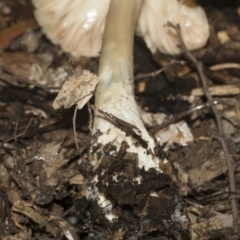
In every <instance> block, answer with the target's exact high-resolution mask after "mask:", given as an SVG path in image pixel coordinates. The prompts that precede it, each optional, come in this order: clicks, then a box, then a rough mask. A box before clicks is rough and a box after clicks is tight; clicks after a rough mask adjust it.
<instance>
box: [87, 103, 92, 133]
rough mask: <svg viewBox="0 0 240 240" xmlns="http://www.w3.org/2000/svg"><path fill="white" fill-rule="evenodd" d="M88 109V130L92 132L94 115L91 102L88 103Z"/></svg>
mask: <svg viewBox="0 0 240 240" xmlns="http://www.w3.org/2000/svg"><path fill="white" fill-rule="evenodd" d="M87 109H88V114H89V121H88V128H89V130H90V132H91V131H92V123H93V114H92V108H91V104H90V103H89V102H87Z"/></svg>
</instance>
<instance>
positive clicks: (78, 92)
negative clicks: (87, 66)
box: [53, 70, 99, 109]
mask: <svg viewBox="0 0 240 240" xmlns="http://www.w3.org/2000/svg"><path fill="white" fill-rule="evenodd" d="M98 81H99V79H98V77H97V76H96V75H94V74H92V73H90V72H89V71H87V70H84V71H82V73H81V74H75V75H74V76H71V77H70V78H69V79H68V80H67V81H66V82H65V83H64V84H63V86H62V88H61V90H60V91H59V93H58V95H57V97H56V98H55V100H54V102H53V108H54V109H58V108H60V107H62V106H63V107H64V108H70V107H71V106H73V105H74V104H77V106H78V109H81V108H82V107H83V106H84V105H85V104H86V103H87V102H88V100H89V99H90V98H91V97H92V95H93V92H94V90H95V88H96V85H97V83H98Z"/></svg>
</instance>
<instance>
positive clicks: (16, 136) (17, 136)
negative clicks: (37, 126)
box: [2, 118, 34, 146]
mask: <svg viewBox="0 0 240 240" xmlns="http://www.w3.org/2000/svg"><path fill="white" fill-rule="evenodd" d="M33 120H34V118H31V119H30V121H29V122H28V124H27V126H26V128H25V129H24V130H23V132H21V133H19V134H16V132H17V128H18V123H19V122H17V124H16V126H15V130H14V137H11V138H9V139H7V140H5V141H4V142H3V144H2V145H3V146H4V145H5V144H6V143H7V142H10V141H12V140H15V143H16V141H17V138H19V137H21V136H23V135H25V133H26V132H27V130H28V128H29V127H30V125H31V123H32V121H33Z"/></svg>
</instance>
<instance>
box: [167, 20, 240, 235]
mask: <svg viewBox="0 0 240 240" xmlns="http://www.w3.org/2000/svg"><path fill="white" fill-rule="evenodd" d="M168 26H169V27H171V28H173V29H175V30H176V32H177V36H178V39H179V41H180V45H179V47H180V48H181V50H182V51H183V53H184V54H185V55H186V56H187V57H188V58H189V59H190V60H191V61H192V62H193V64H194V65H195V67H196V68H197V71H198V74H199V76H200V79H201V82H202V86H203V92H204V94H205V96H206V98H207V99H208V101H209V102H214V99H213V97H212V95H211V93H210V91H209V89H208V85H207V80H206V76H205V74H204V71H203V64H202V63H201V62H199V61H198V60H197V59H196V58H195V57H194V55H193V54H192V53H191V52H190V51H188V49H187V48H186V46H185V44H184V41H183V38H182V34H181V30H180V26H179V25H176V26H175V25H173V24H172V23H171V22H168ZM211 109H212V111H213V113H214V116H215V118H216V122H217V126H218V130H219V133H220V137H219V139H218V140H219V141H220V143H221V145H222V148H223V152H224V156H225V161H226V165H227V168H228V178H229V187H230V192H233V193H235V192H236V185H235V177H234V166H233V160H232V158H231V156H230V153H229V150H228V147H227V144H226V141H225V134H224V130H223V124H222V116H221V114H220V112H219V111H218V110H217V107H216V106H215V105H212V106H211ZM230 203H231V208H232V215H233V232H234V234H238V216H239V214H238V208H237V201H236V196H233V195H231V198H230Z"/></svg>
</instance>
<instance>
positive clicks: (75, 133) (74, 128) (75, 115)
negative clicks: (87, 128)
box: [72, 105, 80, 152]
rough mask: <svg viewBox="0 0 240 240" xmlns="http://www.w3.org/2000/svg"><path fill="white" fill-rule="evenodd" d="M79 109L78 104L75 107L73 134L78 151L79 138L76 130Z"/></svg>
mask: <svg viewBox="0 0 240 240" xmlns="http://www.w3.org/2000/svg"><path fill="white" fill-rule="evenodd" d="M77 110H78V106H77V105H76V107H75V109H74V114H73V119H72V121H73V134H74V141H75V146H76V149H77V151H78V152H79V149H80V148H79V145H78V139H77V130H76V118H77Z"/></svg>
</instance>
